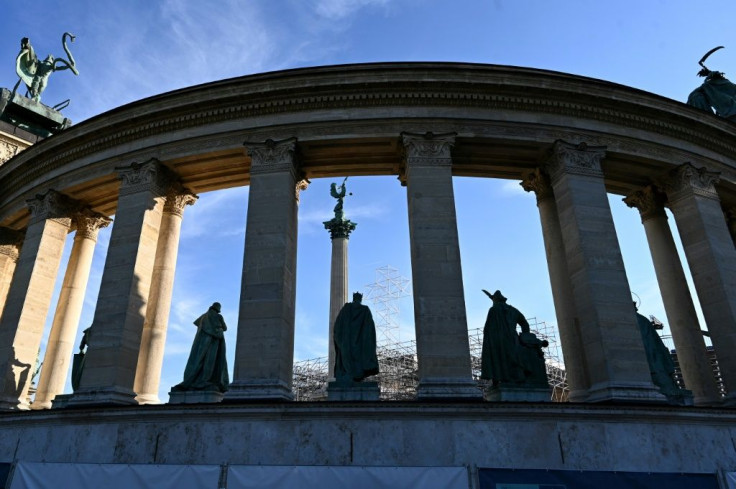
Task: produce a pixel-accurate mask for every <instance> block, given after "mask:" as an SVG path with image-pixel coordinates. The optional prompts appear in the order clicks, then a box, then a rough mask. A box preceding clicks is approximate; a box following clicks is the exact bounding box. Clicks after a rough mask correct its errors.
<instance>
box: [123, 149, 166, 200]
mask: <svg viewBox="0 0 736 489" xmlns="http://www.w3.org/2000/svg"><path fill="white" fill-rule="evenodd" d="M115 170H116V171H117V172H118V178H120V195H129V194H135V193H138V192H144V191H150V192H152V193H154V194H156V195H157V196H163V195H164V194H165V193H166V189H167V188H168V187H169V185H170V183H171V182H172V180H174V177H173V175H172V173H171V170H169V169H168V168H166V167H165V166H163V165H162V164H161V163H160V162H159V161H158V160H157V159H155V158H152V159H150V160H148V161H146V162H145V163H137V162H134V163H132V164H130V165H129V166H120V167H117V168H115Z"/></svg>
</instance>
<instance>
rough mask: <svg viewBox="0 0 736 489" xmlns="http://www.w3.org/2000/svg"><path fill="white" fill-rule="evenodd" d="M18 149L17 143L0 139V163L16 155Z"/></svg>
mask: <svg viewBox="0 0 736 489" xmlns="http://www.w3.org/2000/svg"><path fill="white" fill-rule="evenodd" d="M19 151H20V146H18V145H17V144H14V143H11V142H10V141H5V140H3V139H0V165H2V164H3V163H5V162H6V161H8V160H9V159H10V158H12V157H13V156H15V155H17V154H18V152H19Z"/></svg>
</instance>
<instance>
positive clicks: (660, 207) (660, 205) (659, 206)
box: [622, 185, 667, 222]
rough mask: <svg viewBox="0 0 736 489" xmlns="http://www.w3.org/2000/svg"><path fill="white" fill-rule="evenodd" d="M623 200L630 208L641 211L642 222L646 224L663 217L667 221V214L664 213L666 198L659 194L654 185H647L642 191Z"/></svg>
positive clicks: (633, 193)
mask: <svg viewBox="0 0 736 489" xmlns="http://www.w3.org/2000/svg"><path fill="white" fill-rule="evenodd" d="M622 200H623V201H624V203H625V204H626V205H628V206H629V207H635V208H636V209H639V214H640V215H641V222H645V221H647V220H649V219H652V218H654V217H663V218H665V219H667V214H666V213H665V212H664V203H665V200H666V197H665V196H664V195H662V194H661V193H660V192H658V191H657V189H656V188H655V187H654V186H652V185H647V186H646V187H644V188H643V189H641V190H637V191H636V192H632V193H630V194H629V195H627V196H626V197H624V198H623V199H622Z"/></svg>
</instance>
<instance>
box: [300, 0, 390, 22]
mask: <svg viewBox="0 0 736 489" xmlns="http://www.w3.org/2000/svg"><path fill="white" fill-rule="evenodd" d="M386 4H388V0H317V2H316V4H315V12H316V13H317V15H319V16H321V17H324V18H326V19H329V20H342V19H344V18H346V17H349V16H351V15H353V14H354V13H356V12H357V11H358V10H360V9H362V8H363V7H367V6H384V5H386Z"/></svg>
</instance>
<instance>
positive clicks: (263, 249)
mask: <svg viewBox="0 0 736 489" xmlns="http://www.w3.org/2000/svg"><path fill="white" fill-rule="evenodd" d="M246 146H247V148H248V151H249V154H250V155H251V174H250V191H249V195H248V216H247V224H246V231H245V256H244V259H243V278H242V282H241V283H242V285H241V290H240V310H239V318H238V337H237V344H236V346H235V368H234V374H233V382H232V384H230V389H229V390H228V392H227V394H226V398H230V399H286V400H290V399H293V394H292V392H291V383H292V375H293V370H294V369H293V367H294V318H295V310H296V309H295V308H296V245H297V210H298V204H297V198H296V167H295V163H296V162H295V159H294V151H295V149H296V139H295V138H292V139H288V140H285V141H280V142H273V141H267V142H266V143H260V144H258V143H254V144H250V143H246Z"/></svg>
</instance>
